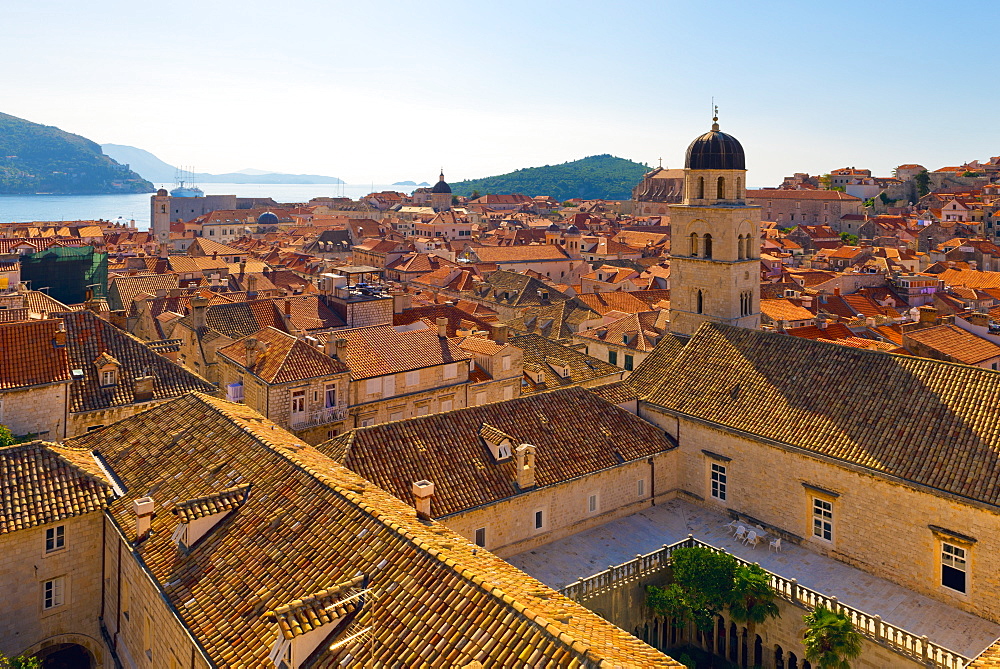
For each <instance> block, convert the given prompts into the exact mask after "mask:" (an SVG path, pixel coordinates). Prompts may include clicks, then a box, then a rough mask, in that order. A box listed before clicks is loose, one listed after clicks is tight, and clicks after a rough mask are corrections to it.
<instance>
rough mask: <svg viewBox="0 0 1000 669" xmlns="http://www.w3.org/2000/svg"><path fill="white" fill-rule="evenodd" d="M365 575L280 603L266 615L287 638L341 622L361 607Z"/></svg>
mask: <svg viewBox="0 0 1000 669" xmlns="http://www.w3.org/2000/svg"><path fill="white" fill-rule="evenodd" d="M364 581H365V577H364V575H363V574H362V575H359V576H355V577H354V578H352V579H351V580H349V581H347V582H346V583H341V584H338V585H336V586H334V587H332V588H326V589H325V590H320V591H319V592H316V593H313V594H311V595H309V596H307V597H302V598H301V599H296V600H295V601H293V602H290V603H288V604H285V605H283V606H279V607H278V608H276V609H275V610H274V611H271V612H269V613H267V614H266V615H265V616H264V617H265V619H267V620H268V621H271V622H274V623H277V625H278V630H279V631H280V632H281V635H282V636H283V637H284V638H286V639H294V638H296V637H298V636H302V635H303V634H308V633H309V632H312V631H313V630H317V629H320V628H322V627H323V626H324V625H328V624H330V623H335V622H338V621H339V620H341V619H343V618H345V617H346V616H349V615H350V614H352V613H354V612H355V611H358V610H360V609H361V606H362V604H363V600H362V599H361V598H360V597H359V595H360V593H362V592H363V589H362V587H361V586H362V585H363V584H364Z"/></svg>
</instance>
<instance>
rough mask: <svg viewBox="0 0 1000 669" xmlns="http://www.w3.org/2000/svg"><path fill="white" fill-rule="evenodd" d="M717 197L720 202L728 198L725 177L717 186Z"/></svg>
mask: <svg viewBox="0 0 1000 669" xmlns="http://www.w3.org/2000/svg"><path fill="white" fill-rule="evenodd" d="M715 197H716V198H717V199H719V200H724V199H725V198H726V179H725V177H719V182H718V184H717V186H716V194H715Z"/></svg>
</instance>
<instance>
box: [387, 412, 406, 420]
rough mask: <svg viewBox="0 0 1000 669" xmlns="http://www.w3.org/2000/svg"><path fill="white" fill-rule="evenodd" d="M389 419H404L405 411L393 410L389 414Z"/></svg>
mask: <svg viewBox="0 0 1000 669" xmlns="http://www.w3.org/2000/svg"><path fill="white" fill-rule="evenodd" d="M389 420H403V412H402V411H393V412H392V413H390V414H389Z"/></svg>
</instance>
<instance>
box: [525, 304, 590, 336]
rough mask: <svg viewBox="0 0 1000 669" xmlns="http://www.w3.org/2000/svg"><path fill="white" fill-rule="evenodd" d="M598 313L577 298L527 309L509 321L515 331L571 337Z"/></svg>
mask: <svg viewBox="0 0 1000 669" xmlns="http://www.w3.org/2000/svg"><path fill="white" fill-rule="evenodd" d="M596 318H598V314H597V313H596V312H594V311H592V310H591V309H590V307H587V306H585V305H584V304H583V303H581V302H577V301H576V300H575V299H571V300H566V301H563V302H557V303H555V304H549V305H546V306H532V307H528V308H527V309H525V310H524V311H523V312H522V313H521V315H520V316H519V317H518V318H514V319H511V320H509V321H507V324H508V325H509V326H510V328H511V329H512V330H514V331H515V332H533V333H536V334H540V335H542V336H543V337H548V338H549V339H569V338H570V337H572V336H573V333H574V332H577V331H579V330H580V328H581V327H582V325H583V324H584V323H585V322H586V321H589V320H593V319H596Z"/></svg>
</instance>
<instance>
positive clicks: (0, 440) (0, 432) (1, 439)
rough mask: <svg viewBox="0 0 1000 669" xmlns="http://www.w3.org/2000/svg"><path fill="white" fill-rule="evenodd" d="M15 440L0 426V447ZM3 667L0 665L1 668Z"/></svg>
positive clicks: (8, 431)
mask: <svg viewBox="0 0 1000 669" xmlns="http://www.w3.org/2000/svg"><path fill="white" fill-rule="evenodd" d="M15 441H16V440H15V439H14V435H13V433H11V431H10V428H9V427H7V426H6V425H3V424H0V447H2V446H10V445H11V444H13V443H14V442H15ZM2 666H3V665H0V667H2Z"/></svg>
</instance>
